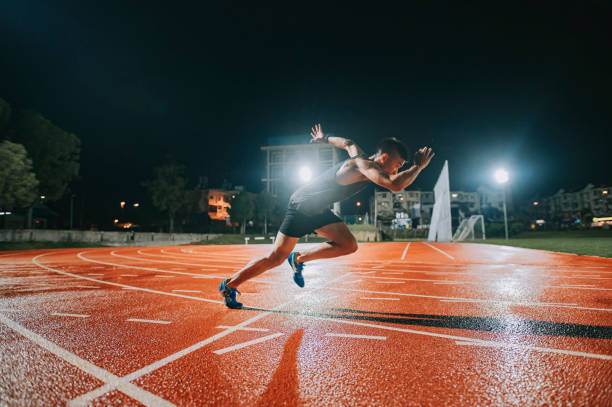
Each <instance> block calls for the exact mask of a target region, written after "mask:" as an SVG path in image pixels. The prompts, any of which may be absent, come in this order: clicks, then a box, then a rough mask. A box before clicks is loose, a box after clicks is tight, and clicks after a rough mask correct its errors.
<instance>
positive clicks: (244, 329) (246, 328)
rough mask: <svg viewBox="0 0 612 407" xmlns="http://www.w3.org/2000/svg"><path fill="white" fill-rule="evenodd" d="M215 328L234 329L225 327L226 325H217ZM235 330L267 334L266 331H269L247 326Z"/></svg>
mask: <svg viewBox="0 0 612 407" xmlns="http://www.w3.org/2000/svg"><path fill="white" fill-rule="evenodd" d="M217 328H222V329H230V328H234V327H233V326H227V325H219V326H218V327H217ZM236 330H237V331H256V332H268V331H270V330H269V329H266V328H249V327H247V326H243V327H240V328H236Z"/></svg>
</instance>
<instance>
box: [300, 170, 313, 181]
mask: <svg viewBox="0 0 612 407" xmlns="http://www.w3.org/2000/svg"><path fill="white" fill-rule="evenodd" d="M299 174H300V180H301V181H302V182H304V183H306V182H309V181H310V180H311V179H312V170H311V169H310V167H307V166H303V167H301V168H300V172H299Z"/></svg>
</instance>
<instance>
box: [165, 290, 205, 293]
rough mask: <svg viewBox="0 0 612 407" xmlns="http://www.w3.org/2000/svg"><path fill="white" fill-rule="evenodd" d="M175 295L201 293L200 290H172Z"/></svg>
mask: <svg viewBox="0 0 612 407" xmlns="http://www.w3.org/2000/svg"><path fill="white" fill-rule="evenodd" d="M172 292H174V293H199V292H201V291H200V290H172Z"/></svg>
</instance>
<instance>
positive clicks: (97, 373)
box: [0, 315, 173, 406]
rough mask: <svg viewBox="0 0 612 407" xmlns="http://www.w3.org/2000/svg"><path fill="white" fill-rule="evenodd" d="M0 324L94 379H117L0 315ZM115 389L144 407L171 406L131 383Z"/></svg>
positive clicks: (107, 380) (108, 380)
mask: <svg viewBox="0 0 612 407" xmlns="http://www.w3.org/2000/svg"><path fill="white" fill-rule="evenodd" d="M0 322H1V323H3V324H4V325H6V326H8V327H9V328H11V329H12V330H13V331H15V332H17V333H19V334H20V335H22V336H25V337H26V338H28V339H29V340H31V341H32V342H34V343H35V344H37V345H38V346H40V347H41V348H43V349H45V350H47V351H48V352H51V353H52V354H53V355H55V356H57V357H58V358H60V359H62V360H64V361H66V362H68V363H70V364H71V365H73V366H76V367H77V368H79V369H81V370H82V371H84V372H85V373H87V374H90V375H92V376H93V377H95V378H96V379H99V380H102V381H103V382H106V383H108V382H114V381H116V380H117V379H119V377H118V376H115V375H114V374H112V373H110V372H109V371H107V370H104V369H102V368H100V367H98V366H96V365H94V364H92V363H90V362H88V361H86V360H85V359H81V358H80V357H78V356H77V355H75V354H74V353H72V352H69V351H67V350H66V349H64V348H60V347H59V346H57V345H56V344H54V343H52V342H50V341H48V340H46V339H45V338H43V337H42V336H40V335H38V334H35V333H34V332H32V331H30V330H28V329H27V328H25V327H23V326H21V325H19V324H18V323H16V322H14V321H13V320H10V319H8V318H6V317H5V316H3V315H0ZM116 388H117V389H118V390H119V391H121V392H123V393H125V394H127V395H128V396H130V397H132V398H133V399H135V400H138V401H139V402H141V403H142V404H144V405H146V406H173V404H172V403H170V402H168V401H166V400H164V399H162V398H161V397H158V396H156V395H154V394H152V393H149V392H148V391H146V390H144V389H141V388H140V387H138V386H136V385H134V384H132V383H121V385H120V386H117V387H116Z"/></svg>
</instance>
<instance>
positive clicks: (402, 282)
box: [375, 281, 404, 284]
mask: <svg viewBox="0 0 612 407" xmlns="http://www.w3.org/2000/svg"><path fill="white" fill-rule="evenodd" d="M375 283H376V284H404V281H375Z"/></svg>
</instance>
